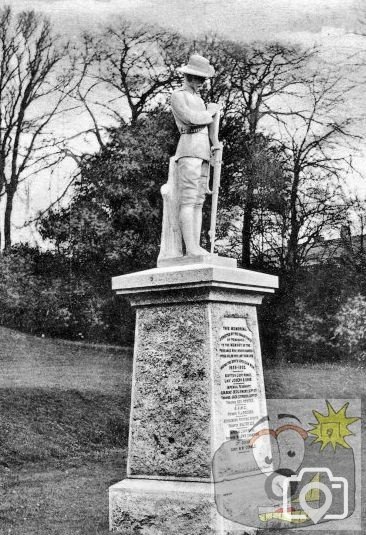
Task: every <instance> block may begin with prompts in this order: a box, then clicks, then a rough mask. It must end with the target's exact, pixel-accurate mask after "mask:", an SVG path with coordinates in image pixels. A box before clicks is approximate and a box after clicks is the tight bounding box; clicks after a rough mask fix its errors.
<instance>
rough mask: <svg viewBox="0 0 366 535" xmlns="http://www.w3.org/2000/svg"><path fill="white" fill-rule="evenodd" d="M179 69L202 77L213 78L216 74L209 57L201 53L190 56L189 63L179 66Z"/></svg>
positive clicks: (184, 72)
mask: <svg viewBox="0 0 366 535" xmlns="http://www.w3.org/2000/svg"><path fill="white" fill-rule="evenodd" d="M177 71H178V72H182V73H183V74H193V75H194V76H201V77H202V78H211V77H212V76H214V74H215V69H214V68H213V67H212V65H210V62H209V61H208V59H206V58H204V57H203V56H200V55H199V54H193V55H192V56H191V57H190V58H189V61H188V63H187V65H183V66H182V67H178V69H177Z"/></svg>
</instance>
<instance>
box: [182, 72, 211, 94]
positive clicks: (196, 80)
mask: <svg viewBox="0 0 366 535" xmlns="http://www.w3.org/2000/svg"><path fill="white" fill-rule="evenodd" d="M185 78H186V82H187V84H188V85H189V86H190V87H191V88H192V89H193V91H195V92H198V91H199V90H200V89H201V88H202V86H203V84H204V83H205V81H206V78H203V77H202V76H194V75H193V74H186V77H185Z"/></svg>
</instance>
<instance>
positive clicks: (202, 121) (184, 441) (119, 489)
mask: <svg viewBox="0 0 366 535" xmlns="http://www.w3.org/2000/svg"><path fill="white" fill-rule="evenodd" d="M180 71H181V73H182V74H183V75H184V85H183V86H182V87H181V88H180V89H178V90H176V91H174V92H173V94H172V100H171V106H172V112H173V114H174V118H175V121H176V124H177V127H178V129H179V131H180V134H181V136H180V141H179V144H178V146H177V150H176V154H175V157H173V158H172V159H171V162H170V168H169V178H168V182H167V184H165V185H164V186H163V187H162V196H163V203H164V209H163V222H162V237H161V248H160V254H159V257H158V260H157V267H156V268H154V269H150V270H146V271H141V272H137V273H131V274H127V275H121V276H116V277H114V278H113V289H114V291H115V292H116V293H117V294H118V295H124V296H128V298H129V299H130V302H131V304H132V306H133V307H134V308H135V309H136V333H135V347H134V363H133V379H132V399H131V416H130V431H129V444H128V461H127V475H126V478H125V479H123V480H122V481H120V482H119V483H116V484H115V485H113V486H112V487H110V489H109V497H110V505H109V511H110V530H111V531H112V532H120V533H124V534H129V533H143V534H146V535H147V534H151V535H168V534H169V535H174V534H180V535H195V534H202V535H204V534H222V535H224V534H227V535H229V534H237V535H239V534H244V533H249V532H253V531H255V529H253V528H251V527H246V526H244V525H242V524H241V523H240V522H236V521H235V511H234V509H235V504H233V508H234V509H233V511H231V513H230V512H229V514H226V513H224V514H221V513H222V512H223V507H222V503H223V500H224V501H225V496H227V495H228V494H230V491H228V490H227V489H228V485H229V487H230V484H231V482H232V481H234V482H235V481H236V480H237V479H238V478H239V479H240V481H244V484H246V485H250V477H248V475H250V474H251V473H252V472H253V471H255V469H256V467H255V463H254V460H253V456H252V453H251V451H250V448H249V446H245V445H246V444H247V442H248V441H249V437H250V430H251V428H252V426H253V425H254V423H255V422H256V421H258V420H259V419H260V418H261V417H262V416H263V415H265V414H266V413H267V411H266V400H265V390H264V382H263V371H262V363H261V350H260V341H259V334H258V320H257V306H259V305H260V304H261V301H262V299H263V297H264V296H265V295H266V294H269V293H273V292H274V291H275V289H276V288H277V287H278V280H277V277H275V276H272V275H268V274H263V273H257V272H253V271H248V270H245V269H239V268H238V267H237V265H236V260H234V259H232V258H225V257H221V256H219V255H217V254H215V252H214V248H215V228H216V213H217V201H218V193H219V184H220V167H221V159H222V150H223V148H222V144H221V143H220V141H219V118H220V109H219V106H218V105H217V104H213V103H211V104H208V105H207V107H206V105H205V104H204V102H203V100H202V99H201V97H200V96H199V89H200V87H201V85H202V83H203V82H204V80H205V79H207V78H210V77H212V76H214V69H213V68H212V66H211V65H210V64H209V62H208V60H206V59H205V58H203V57H202V56H199V55H198V54H194V55H192V56H191V57H190V58H189V61H188V63H187V64H186V65H184V66H183V67H181V68H180ZM210 168H212V172H211V171H210ZM211 174H212V188H211V191H210V189H209V187H210V183H211V182H210V176H211ZM207 194H211V196H212V204H211V206H212V207H211V226H210V240H211V250H210V252H208V251H206V250H205V249H204V248H202V247H201V245H200V237H201V227H202V206H203V203H204V200H205V197H206V195H207ZM223 445H224V446H225V445H228V446H229V447H228V448H226V449H225V448H224V449H223V448H222V447H223ZM243 445H244V446H243ZM218 451H220V455H221V458H220V462H219V463H217V458H218V457H217V455H216V454H217V452H218ZM225 451H226V452H227V454H223V453H222V452H225ZM215 455H216V457H215ZM215 458H216V464H214V459H215ZM225 504H226V505H225V507H224V509H225V511H227V510H228V504H227V500H226V501H225ZM229 509H230V507H229ZM220 511H221V512H220Z"/></svg>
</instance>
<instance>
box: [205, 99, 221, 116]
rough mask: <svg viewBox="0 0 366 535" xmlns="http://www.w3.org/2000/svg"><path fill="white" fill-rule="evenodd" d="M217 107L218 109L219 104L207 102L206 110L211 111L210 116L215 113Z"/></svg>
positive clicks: (217, 109)
mask: <svg viewBox="0 0 366 535" xmlns="http://www.w3.org/2000/svg"><path fill="white" fill-rule="evenodd" d="M219 109H220V106H219V105H218V104H216V103H215V102H210V103H209V104H207V111H208V112H209V113H211V115H212V116H214V115H216V113H217V112H218V111H219Z"/></svg>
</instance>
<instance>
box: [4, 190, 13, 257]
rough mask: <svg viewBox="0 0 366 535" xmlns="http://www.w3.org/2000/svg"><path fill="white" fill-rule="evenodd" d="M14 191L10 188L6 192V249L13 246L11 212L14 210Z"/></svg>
mask: <svg viewBox="0 0 366 535" xmlns="http://www.w3.org/2000/svg"><path fill="white" fill-rule="evenodd" d="M14 193H15V192H14V191H13V190H12V189H11V188H9V189H8V190H7V193H6V207H5V216H4V248H5V250H8V249H10V247H11V214H12V211H13V200H14Z"/></svg>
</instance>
